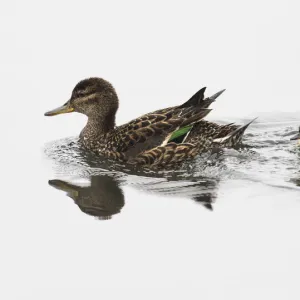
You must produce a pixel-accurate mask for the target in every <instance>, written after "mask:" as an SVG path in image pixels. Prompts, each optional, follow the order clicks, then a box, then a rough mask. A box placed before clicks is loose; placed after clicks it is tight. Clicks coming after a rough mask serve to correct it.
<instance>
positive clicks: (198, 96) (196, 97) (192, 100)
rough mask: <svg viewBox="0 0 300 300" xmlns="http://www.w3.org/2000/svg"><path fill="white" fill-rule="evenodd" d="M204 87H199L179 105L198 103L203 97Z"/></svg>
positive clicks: (187, 105)
mask: <svg viewBox="0 0 300 300" xmlns="http://www.w3.org/2000/svg"><path fill="white" fill-rule="evenodd" d="M205 90H206V87H203V88H202V89H200V90H199V91H198V92H197V93H196V94H195V95H193V96H192V97H191V98H190V99H189V100H188V101H186V102H185V103H183V104H182V105H180V107H190V106H197V105H199V104H200V103H201V102H202V101H203V99H204V93H205Z"/></svg>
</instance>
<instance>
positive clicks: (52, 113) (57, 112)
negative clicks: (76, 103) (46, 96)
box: [45, 102, 74, 116]
mask: <svg viewBox="0 0 300 300" xmlns="http://www.w3.org/2000/svg"><path fill="white" fill-rule="evenodd" d="M73 111H74V108H73V107H71V106H70V104H69V102H67V103H66V104H64V105H62V106H60V107H57V108H55V109H52V110H49V111H47V112H46V113H45V116H56V115H60V114H67V113H71V112H73Z"/></svg>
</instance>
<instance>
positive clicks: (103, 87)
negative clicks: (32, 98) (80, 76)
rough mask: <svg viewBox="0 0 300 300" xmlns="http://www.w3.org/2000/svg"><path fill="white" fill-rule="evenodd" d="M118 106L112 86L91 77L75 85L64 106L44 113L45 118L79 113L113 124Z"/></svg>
mask: <svg viewBox="0 0 300 300" xmlns="http://www.w3.org/2000/svg"><path fill="white" fill-rule="evenodd" d="M118 106H119V101H118V96H117V94H116V92H115V89H114V88H113V86H112V85H111V84H110V83H109V82H107V81H106V80H104V79H102V78H97V77H93V78H88V79H84V80H82V81H80V82H79V83H77V85H76V86H75V87H74V89H73V91H72V95H71V98H70V99H69V100H68V101H67V102H66V103H65V104H64V105H62V106H60V107H58V108H55V109H53V110H50V111H48V112H46V113H45V116H56V115H59V114H65V113H71V112H79V113H82V114H84V115H86V116H88V118H89V119H90V118H91V119H99V118H101V119H111V120H113V122H114V120H115V114H116V111H117V109H118ZM103 121H104V120H103Z"/></svg>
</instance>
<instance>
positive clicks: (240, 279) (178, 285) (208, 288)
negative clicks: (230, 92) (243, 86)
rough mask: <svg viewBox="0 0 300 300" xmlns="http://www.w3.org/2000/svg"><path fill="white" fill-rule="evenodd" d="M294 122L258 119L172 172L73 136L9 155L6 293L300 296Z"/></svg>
mask: <svg viewBox="0 0 300 300" xmlns="http://www.w3.org/2000/svg"><path fill="white" fill-rule="evenodd" d="M297 118H298V115H296V114H289V115H288V116H287V118H285V119H284V118H283V117H280V116H278V115H272V114H267V115H265V116H262V117H260V118H259V119H258V120H257V121H256V122H255V123H254V124H253V125H252V126H251V127H250V128H249V129H248V130H247V133H246V135H245V139H244V147H243V148H241V149H237V150H233V149H227V150H224V152H220V153H214V154H212V155H209V156H204V157H200V158H198V159H197V160H195V162H194V163H189V164H188V165H185V166H183V167H182V168H181V169H180V170H178V171H176V172H171V171H168V172H160V173H155V172H144V171H139V170H130V169H128V168H127V167H126V166H125V167H124V166H118V165H116V164H114V163H111V162H107V161H105V160H103V159H99V158H98V157H95V156H93V155H90V154H88V153H86V151H82V149H80V147H79V146H78V143H77V137H67V138H63V139H59V140H53V141H48V142H45V143H44V142H43V143H42V144H40V145H39V146H37V144H35V143H34V141H33V140H32V141H31V142H30V143H27V145H26V147H24V148H22V149H20V148H19V147H10V148H9V149H8V150H9V151H10V154H9V156H7V157H15V160H14V164H13V165H14V168H9V169H7V170H8V171H7V176H9V178H10V180H9V181H8V183H7V185H6V186H5V187H4V189H7V190H8V191H9V192H8V193H7V194H3V195H8V196H5V198H4V201H3V206H2V212H1V222H2V224H3V226H2V230H3V232H4V234H3V237H2V241H3V246H2V253H3V255H2V261H3V263H2V268H3V269H2V270H4V271H5V280H8V282H10V284H9V285H6V286H5V287H6V288H7V289H8V293H10V294H11V295H14V294H16V295H18V297H17V298H16V299H32V297H33V298H35V299H54V298H57V297H58V299H71V298H72V299H99V297H100V298H101V296H103V297H104V298H105V299H120V298H123V299H124V298H126V299H127V298H128V299H130V298H133V299H169V298H170V297H171V298H175V299H177V298H178V299H199V298H201V297H202V298H203V299H256V298H257V297H259V298H260V299H299V297H300V293H299V288H298V287H299V278H300V259H299V253H300V242H299V229H300V218H299V216H300V151H299V147H297V145H296V143H295V141H290V137H291V136H292V135H293V134H295V133H296V130H297V127H298V125H299V124H300V120H299V119H297ZM57 120H58V119H57ZM52 121H53V122H54V121H55V120H54V119H52ZM235 121H236V122H237V123H244V122H246V121H247V120H235ZM56 129H57V127H56ZM56 129H55V130H56ZM53 130H54V129H53ZM55 130H54V131H55ZM58 132H59V130H58V131H57V133H58ZM53 135H54V136H55V133H53ZM20 138H22V137H21V136H20ZM44 140H47V137H44ZM48 140H49V139H48ZM24 145H25V143H24ZM38 152H40V153H42V158H40V155H39V154H38ZM21 153H22V154H21ZM7 162H8V161H7ZM6 257H8V258H9V259H6ZM4 282H5V281H4ZM13 283H14V284H13ZM20 295H23V297H20ZM13 299H15V298H13Z"/></svg>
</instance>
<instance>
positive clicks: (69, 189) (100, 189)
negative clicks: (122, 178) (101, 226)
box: [49, 175, 125, 220]
mask: <svg viewBox="0 0 300 300" xmlns="http://www.w3.org/2000/svg"><path fill="white" fill-rule="evenodd" d="M49 185H50V186H52V187H55V188H57V189H58V190H61V191H64V192H66V193H67V196H68V197H70V198H72V199H73V200H74V202H75V204H77V205H78V207H79V208H80V210H81V211H82V212H84V213H86V214H88V215H91V216H94V217H97V218H99V219H104V220H106V219H110V218H111V217H112V215H115V214H118V213H119V212H120V211H121V209H122V207H123V206H124V204H125V201H124V195H123V192H122V190H121V189H120V188H119V186H118V184H117V182H116V180H115V179H114V178H113V177H110V176H107V175H102V176H92V177H91V178H90V186H80V185H76V184H73V183H69V182H66V181H62V180H57V179H55V180H49Z"/></svg>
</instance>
